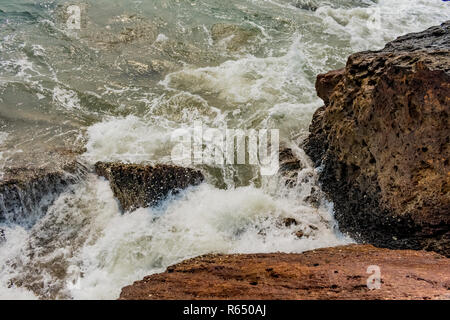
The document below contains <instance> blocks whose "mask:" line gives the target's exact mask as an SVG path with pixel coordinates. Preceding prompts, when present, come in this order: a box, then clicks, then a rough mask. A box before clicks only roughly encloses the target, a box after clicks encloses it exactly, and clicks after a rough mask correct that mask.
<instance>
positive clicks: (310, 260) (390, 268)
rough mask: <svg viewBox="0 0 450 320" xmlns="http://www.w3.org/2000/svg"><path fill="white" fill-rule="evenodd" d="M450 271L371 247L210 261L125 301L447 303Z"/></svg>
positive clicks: (423, 255) (151, 282)
mask: <svg viewBox="0 0 450 320" xmlns="http://www.w3.org/2000/svg"><path fill="white" fill-rule="evenodd" d="M371 265H374V266H378V267H379V268H380V273H381V281H380V284H381V287H380V289H378V290H369V288H368V287H367V280H368V278H369V277H370V276H371V274H368V273H367V269H368V267H369V266H371ZM449 270H450V259H448V258H445V257H443V256H441V255H438V254H436V253H428V252H424V251H392V250H388V249H377V248H374V247H372V246H370V245H351V246H345V247H336V248H327V249H320V250H315V251H310V252H305V253H302V254H283V253H276V254H275V253H274V254H250V255H208V256H203V257H198V258H195V259H191V260H187V261H185V262H182V263H180V264H177V265H175V266H172V267H169V268H168V269H167V271H166V272H165V273H161V274H155V275H152V276H148V277H146V278H144V279H143V280H142V281H137V282H135V283H134V284H133V285H131V286H128V287H125V288H123V289H122V293H121V295H120V299H123V300H140V299H142V300H158V299H182V300H184V299H232V300H241V299H243V300H258V299H286V300H294V299H295V300H297V299H361V300H363V299H449V298H450V294H449V288H450V272H449ZM372 272H373V271H372Z"/></svg>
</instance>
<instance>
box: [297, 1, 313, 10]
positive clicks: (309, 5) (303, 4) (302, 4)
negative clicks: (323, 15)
mask: <svg viewBox="0 0 450 320" xmlns="http://www.w3.org/2000/svg"><path fill="white" fill-rule="evenodd" d="M293 5H294V6H295V7H297V8H299V9H303V10H309V11H316V10H317V9H318V8H319V5H318V4H317V2H316V1H314V0H297V1H295V2H294V3H293Z"/></svg>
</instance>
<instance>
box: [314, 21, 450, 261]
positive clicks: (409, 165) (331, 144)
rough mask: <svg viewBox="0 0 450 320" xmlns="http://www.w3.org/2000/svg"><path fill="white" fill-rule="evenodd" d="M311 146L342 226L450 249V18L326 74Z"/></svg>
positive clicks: (381, 242) (365, 237) (358, 233)
mask: <svg viewBox="0 0 450 320" xmlns="http://www.w3.org/2000/svg"><path fill="white" fill-rule="evenodd" d="M317 92H318V94H319V96H320V97H321V98H322V99H323V100H324V102H325V106H324V107H322V108H320V109H319V110H318V111H317V112H316V114H315V115H314V119H313V123H312V125H311V128H310V131H311V135H310V136H309V138H308V140H307V142H306V145H305V151H306V152H307V153H308V155H309V156H310V157H311V158H312V159H313V161H314V162H315V164H316V166H318V167H320V168H321V169H320V182H321V184H322V187H323V190H324V191H325V192H326V193H327V194H328V195H329V197H330V198H331V200H333V202H334V205H335V216H336V219H337V220H338V222H339V226H340V228H341V230H342V231H344V232H348V233H349V234H350V235H351V236H353V237H354V238H355V239H357V240H359V241H362V242H367V243H371V244H374V245H378V246H383V247H387V248H402V249H427V250H434V251H437V252H439V253H442V254H444V255H447V256H450V227H449V226H450V164H449V159H450V143H449V142H450V141H449V139H450V138H449V137H450V136H449V133H450V120H449V112H450V22H447V23H444V24H443V25H442V26H438V27H433V28H430V29H428V30H426V31H424V32H421V33H417V34H410V35H407V36H404V37H400V38H399V39H397V40H396V41H393V42H391V43H389V44H388V45H386V48H385V49H383V50H381V51H375V52H362V53H357V54H354V55H352V56H350V58H349V59H348V62H347V66H346V68H345V69H343V70H338V71H333V72H331V73H328V74H326V75H319V76H318V78H317Z"/></svg>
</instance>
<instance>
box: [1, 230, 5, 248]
mask: <svg viewBox="0 0 450 320" xmlns="http://www.w3.org/2000/svg"><path fill="white" fill-rule="evenodd" d="M3 242H6V236H5V230H3V229H0V244H2V243H3Z"/></svg>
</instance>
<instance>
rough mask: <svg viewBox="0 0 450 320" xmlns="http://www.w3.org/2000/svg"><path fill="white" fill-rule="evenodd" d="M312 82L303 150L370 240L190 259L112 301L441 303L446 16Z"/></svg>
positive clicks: (449, 184)
mask: <svg viewBox="0 0 450 320" xmlns="http://www.w3.org/2000/svg"><path fill="white" fill-rule="evenodd" d="M316 88H317V93H318V95H319V96H320V97H321V98H322V99H323V101H324V103H325V105H324V106H323V107H322V108H320V109H319V110H317V112H316V113H315V115H314V118H313V122H312V124H311V128H310V132H311V133H310V136H309V137H308V139H307V140H306V142H305V145H304V149H305V151H306V152H307V154H308V155H309V156H310V157H311V158H312V160H313V161H314V163H315V164H316V166H317V167H318V171H319V179H320V183H321V185H322V188H323V191H324V192H325V193H326V194H327V196H328V197H329V198H330V199H331V200H332V201H333V202H334V204H335V216H336V219H337V221H338V222H339V227H340V229H341V230H342V231H343V232H345V233H348V234H349V235H351V236H352V237H353V238H354V239H356V240H357V241H358V242H361V243H370V244H371V245H352V246H346V247H336V248H326V249H320V250H315V251H310V252H305V253H302V254H283V253H274V254H253V255H208V256H203V257H198V258H194V259H191V260H187V261H184V262H182V263H180V264H177V265H175V266H171V267H169V268H167V270H166V272H164V273H161V274H155V275H152V276H148V277H146V278H144V279H143V280H142V281H137V282H135V283H134V284H133V285H131V286H127V287H125V288H123V290H122V293H121V295H120V299H123V300H127V299H132V300H134V299H144V300H145V299H147V300H148V299H150V300H153V299H156V300H158V299H369V300H370V299H425V300H427V299H450V259H448V258H447V257H449V256H450V228H449V225H450V165H449V162H448V161H449V158H450V147H449V146H450V141H449V132H450V125H449V108H450V100H449V97H450V22H446V23H444V24H442V25H441V26H437V27H433V28H430V29H428V30H426V31H424V32H421V33H416V34H409V35H406V36H403V37H400V38H398V39H397V40H395V41H393V42H391V43H389V44H387V45H386V47H385V48H384V49H383V50H380V51H376V52H361V53H357V54H354V55H352V56H350V57H349V59H348V63H347V66H346V67H345V68H344V69H341V70H336V71H331V72H329V73H327V74H324V75H319V76H318V77H317V83H316ZM292 163H293V165H294V167H296V166H298V164H297V163H296V162H295V161H292ZM288 167H289V166H288ZM372 245H376V246H377V247H381V248H375V247H373V246H372ZM382 248H385V249H382ZM393 249H403V250H393ZM405 249H414V250H417V251H411V250H405ZM423 250H427V251H435V252H438V253H439V254H438V253H430V252H426V251H423ZM445 256H447V257H445ZM370 265H375V266H379V268H380V271H381V287H380V289H378V290H370V289H369V288H368V286H367V279H368V278H369V276H370V275H368V274H367V268H368V267H369V266H370Z"/></svg>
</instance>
